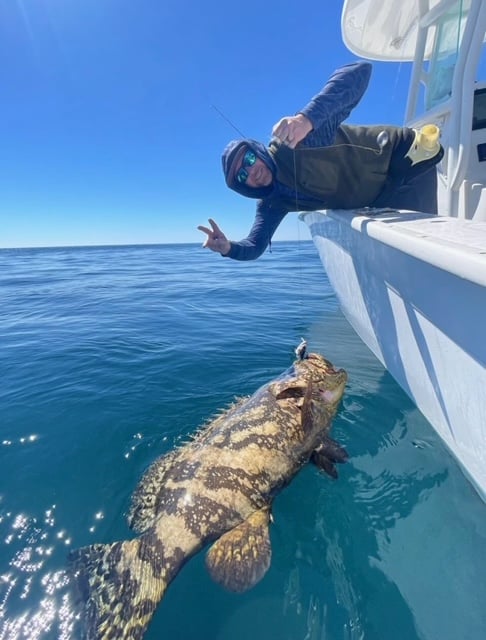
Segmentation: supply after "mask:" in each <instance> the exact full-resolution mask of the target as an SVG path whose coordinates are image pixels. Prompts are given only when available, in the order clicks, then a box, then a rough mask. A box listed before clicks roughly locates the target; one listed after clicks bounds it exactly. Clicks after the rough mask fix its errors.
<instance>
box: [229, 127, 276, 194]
mask: <svg viewBox="0 0 486 640" xmlns="http://www.w3.org/2000/svg"><path fill="white" fill-rule="evenodd" d="M247 149H251V150H252V151H254V153H255V154H256V156H257V157H258V158H260V160H262V161H263V162H264V163H265V164H266V165H267V167H268V168H269V169H270V171H271V172H272V175H274V176H275V171H276V169H275V164H274V162H273V159H272V157H271V156H270V154H269V153H268V150H267V148H266V146H265V145H264V144H262V143H261V142H258V141H257V140H251V139H249V138H248V139H246V140H232V141H231V142H230V143H229V144H228V145H227V146H226V148H225V149H224V151H223V155H222V158H221V160H222V162H223V173H224V177H225V180H226V184H227V185H228V187H229V188H230V189H233V191H236V192H237V193H239V194H241V195H242V196H246V197H247V198H265V197H266V196H268V195H269V194H270V193H271V192H272V190H273V185H272V184H269V185H268V186H267V187H255V188H252V187H249V186H248V185H246V184H244V183H243V184H242V183H241V182H238V180H236V178H235V174H236V171H237V169H239V168H240V166H241V161H242V159H243V156H244V155H245V153H246V150H247Z"/></svg>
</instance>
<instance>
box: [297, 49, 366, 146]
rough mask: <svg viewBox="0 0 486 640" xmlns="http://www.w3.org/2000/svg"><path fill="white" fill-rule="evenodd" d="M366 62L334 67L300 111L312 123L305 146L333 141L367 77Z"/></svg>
mask: <svg viewBox="0 0 486 640" xmlns="http://www.w3.org/2000/svg"><path fill="white" fill-rule="evenodd" d="M371 69H372V66H371V64H370V63H369V62H364V61H362V62H353V63H351V64H347V65H345V66H343V67H340V68H339V69H337V70H336V71H335V72H334V73H333V74H332V76H331V77H330V78H329V80H328V81H327V82H326V84H325V85H324V87H323V88H322V90H321V91H320V92H319V93H318V94H317V95H316V96H314V97H313V98H312V100H311V101H310V102H309V103H308V104H307V105H306V106H305V107H304V108H303V109H301V110H300V111H299V113H300V114H302V115H304V116H305V117H306V118H307V119H308V120H309V121H310V123H311V125H312V131H311V132H310V133H309V134H308V135H307V136H306V137H305V139H304V140H303V141H302V145H304V146H310V147H315V146H327V145H330V144H332V142H333V140H334V138H335V135H336V130H337V128H338V127H339V125H340V124H341V123H342V122H343V121H344V120H346V118H347V117H348V116H349V114H350V113H351V111H352V110H353V109H354V107H356V105H357V104H358V103H359V101H360V100H361V98H362V97H363V94H364V92H365V91H366V89H367V87H368V83H369V81H370V76H371Z"/></svg>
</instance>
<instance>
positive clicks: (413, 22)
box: [341, 0, 444, 62]
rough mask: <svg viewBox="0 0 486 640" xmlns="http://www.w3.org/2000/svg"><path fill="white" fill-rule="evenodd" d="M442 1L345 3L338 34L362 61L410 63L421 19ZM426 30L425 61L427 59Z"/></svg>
mask: <svg viewBox="0 0 486 640" xmlns="http://www.w3.org/2000/svg"><path fill="white" fill-rule="evenodd" d="M438 4H441V5H444V0H345V2H344V7H343V13H342V16H341V30H342V36H343V41H344V44H345V45H346V47H347V48H348V49H349V50H350V51H352V52H353V53H355V54H356V55H358V56H360V57H362V58H369V59H370V60H387V61H390V62H392V61H413V59H414V56H415V44H416V40H417V25H418V21H419V19H420V17H421V16H423V15H424V14H426V13H428V12H429V11H430V10H431V9H434V7H436V5H438ZM433 37H434V29H430V31H429V34H428V39H427V45H426V50H425V58H424V59H427V58H428V57H429V56H430V53H431V50H432V43H433Z"/></svg>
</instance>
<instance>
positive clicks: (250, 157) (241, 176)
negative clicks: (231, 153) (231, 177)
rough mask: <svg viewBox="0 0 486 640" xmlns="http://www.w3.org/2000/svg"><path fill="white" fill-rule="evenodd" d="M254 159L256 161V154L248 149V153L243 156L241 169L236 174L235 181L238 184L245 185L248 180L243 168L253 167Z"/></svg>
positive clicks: (246, 172)
mask: <svg viewBox="0 0 486 640" xmlns="http://www.w3.org/2000/svg"><path fill="white" fill-rule="evenodd" d="M256 159H257V157H256V154H255V153H254V152H253V151H251V150H250V149H248V151H247V152H246V153H245V155H244V156H243V161H242V163H241V167H240V169H239V170H238V172H237V174H236V179H237V180H238V182H239V183H240V184H245V182H246V181H247V179H248V171H247V170H246V169H245V167H251V166H253V165H254V164H255V162H256Z"/></svg>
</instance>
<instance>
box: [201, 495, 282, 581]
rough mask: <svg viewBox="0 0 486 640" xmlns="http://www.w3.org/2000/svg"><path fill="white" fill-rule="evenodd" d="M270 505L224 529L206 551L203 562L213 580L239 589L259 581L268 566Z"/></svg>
mask: <svg viewBox="0 0 486 640" xmlns="http://www.w3.org/2000/svg"><path fill="white" fill-rule="evenodd" d="M269 519H270V509H269V508H268V507H265V508H264V509H260V510H259V511H255V512H254V513H252V514H251V516H250V517H249V518H247V519H246V520H245V521H244V522H242V523H241V524H240V525H238V526H237V527H235V528H234V529H231V530H230V531H228V532H226V533H225V534H224V535H222V536H221V538H219V540H217V541H216V542H215V543H214V544H213V546H212V547H211V548H210V550H209V551H208V554H207V556H206V566H207V568H208V571H209V574H210V576H211V577H212V578H213V580H214V581H215V582H217V583H218V584H220V585H221V586H223V587H224V588H225V589H228V591H235V592H237V593H241V592H243V591H247V590H248V589H251V587H253V586H255V585H256V584H257V582H259V581H260V580H261V579H262V578H263V576H264V575H265V573H266V572H267V570H268V568H269V566H270V560H271V556H272V550H271V546H270V533H269V530H268V522H269Z"/></svg>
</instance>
